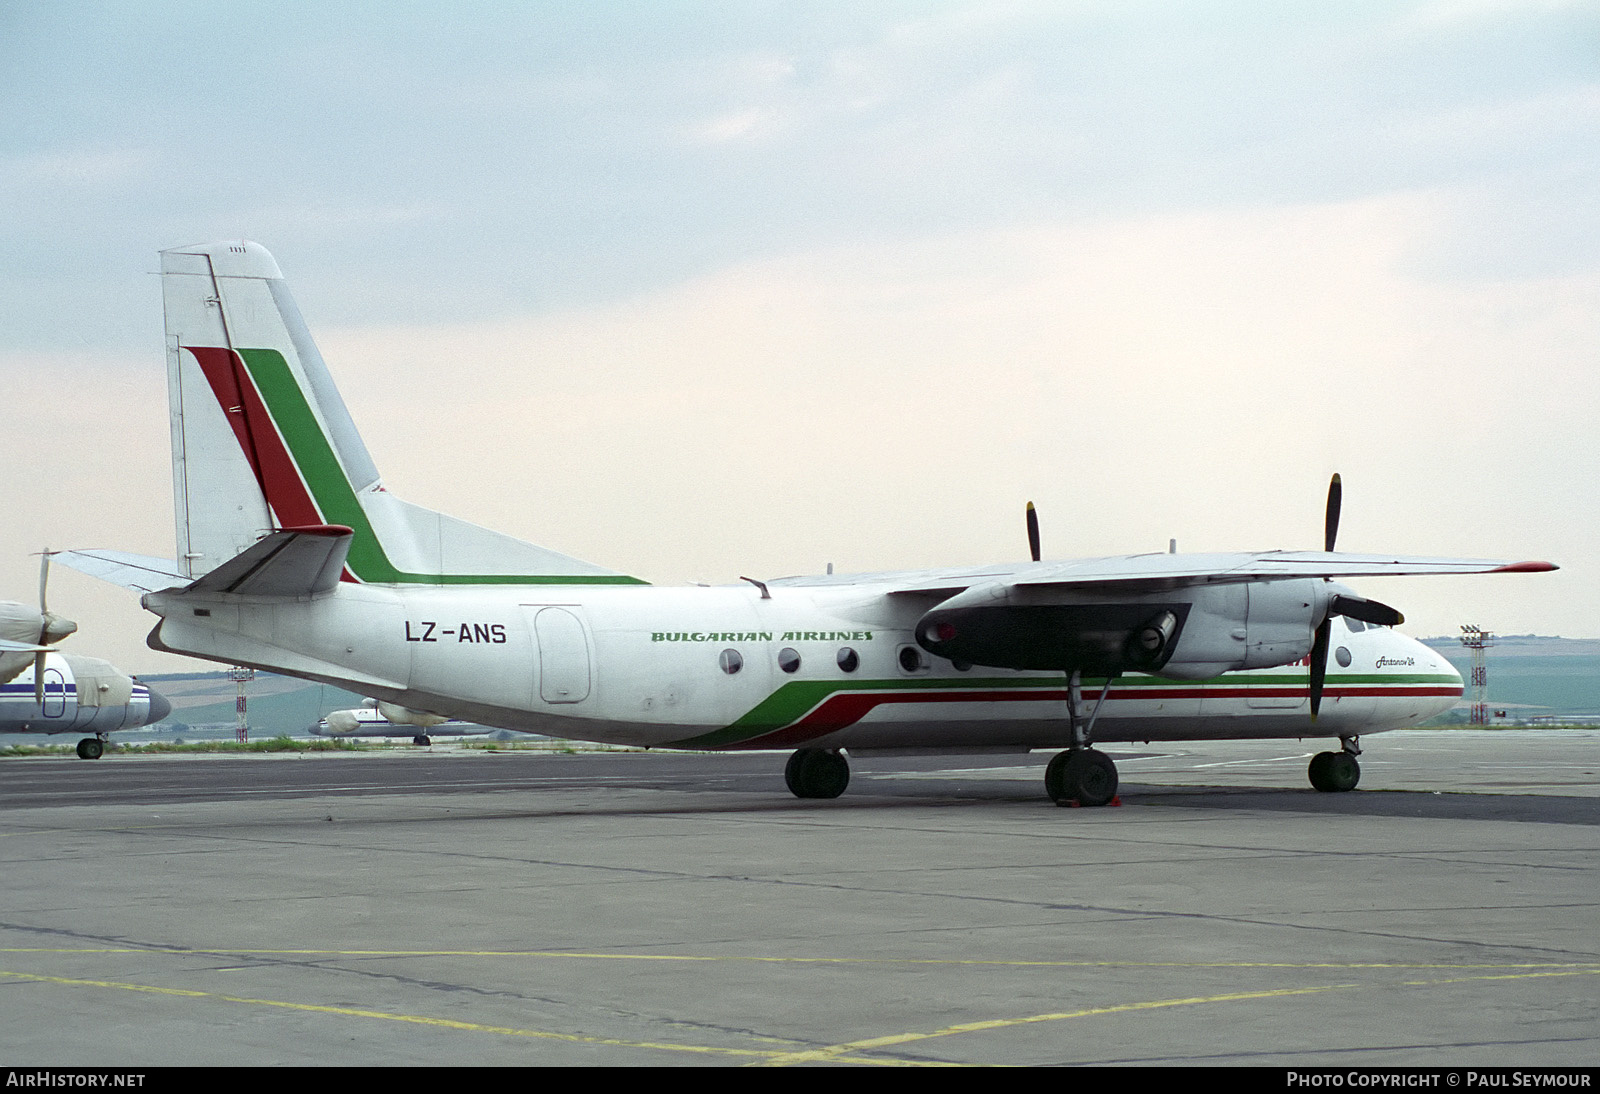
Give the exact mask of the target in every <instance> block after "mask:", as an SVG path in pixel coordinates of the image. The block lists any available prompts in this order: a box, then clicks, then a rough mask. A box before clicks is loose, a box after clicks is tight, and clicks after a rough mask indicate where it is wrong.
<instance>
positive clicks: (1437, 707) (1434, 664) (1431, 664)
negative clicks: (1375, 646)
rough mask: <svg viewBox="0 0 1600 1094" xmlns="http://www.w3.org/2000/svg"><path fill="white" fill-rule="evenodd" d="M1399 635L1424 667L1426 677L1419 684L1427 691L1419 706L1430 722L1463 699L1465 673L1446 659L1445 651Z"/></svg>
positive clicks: (1419, 665) (1416, 660)
mask: <svg viewBox="0 0 1600 1094" xmlns="http://www.w3.org/2000/svg"><path fill="white" fill-rule="evenodd" d="M1389 633H1390V634H1393V633H1394V632H1392V631H1391V632H1389ZM1396 637H1403V638H1404V639H1405V642H1406V646H1407V648H1408V650H1409V651H1410V652H1411V657H1412V658H1413V659H1414V660H1415V663H1416V665H1417V668H1418V669H1419V670H1420V674H1421V677H1422V678H1421V679H1420V680H1419V683H1420V684H1422V685H1423V687H1424V688H1425V689H1426V691H1425V694H1424V695H1422V696H1419V697H1418V700H1417V705H1418V707H1419V708H1421V720H1423V721H1426V720H1427V719H1429V718H1433V717H1436V716H1437V715H1440V714H1443V713H1445V711H1447V710H1450V709H1452V708H1453V707H1454V706H1455V705H1456V703H1458V702H1460V700H1461V691H1462V683H1461V674H1460V673H1459V672H1457V671H1456V667H1455V666H1454V665H1452V664H1451V663H1450V662H1449V661H1446V660H1445V658H1444V654H1442V653H1440V652H1439V651H1438V650H1436V649H1433V648H1431V647H1429V646H1425V645H1423V644H1422V643H1421V642H1418V641H1417V640H1416V639H1415V638H1411V637H1410V636H1404V635H1396Z"/></svg>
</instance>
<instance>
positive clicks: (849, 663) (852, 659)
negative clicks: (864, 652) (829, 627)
mask: <svg viewBox="0 0 1600 1094" xmlns="http://www.w3.org/2000/svg"><path fill="white" fill-rule="evenodd" d="M860 667H861V655H860V654H858V653H856V651H855V650H853V649H851V648H850V647H849V646H843V647H841V648H840V650H839V671H841V672H855V671H856V669H858V668H860Z"/></svg>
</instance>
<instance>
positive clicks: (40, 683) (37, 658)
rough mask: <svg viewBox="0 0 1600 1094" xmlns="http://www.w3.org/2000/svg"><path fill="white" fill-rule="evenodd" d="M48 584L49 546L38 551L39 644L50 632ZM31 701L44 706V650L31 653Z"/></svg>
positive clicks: (42, 642) (43, 643)
mask: <svg viewBox="0 0 1600 1094" xmlns="http://www.w3.org/2000/svg"><path fill="white" fill-rule="evenodd" d="M49 584H50V548H48V547H46V548H45V549H44V550H43V551H41V552H40V553H39V645H41V646H43V645H46V644H47V639H48V637H49V634H50V609H49V608H48V607H46V606H45V602H44V591H45V587H46V586H47V585H49ZM33 701H34V702H35V703H36V704H38V705H39V706H41V707H42V706H44V650H40V651H39V652H38V653H36V654H34V655H33Z"/></svg>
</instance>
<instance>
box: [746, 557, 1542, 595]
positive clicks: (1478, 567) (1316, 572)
mask: <svg viewBox="0 0 1600 1094" xmlns="http://www.w3.org/2000/svg"><path fill="white" fill-rule="evenodd" d="M1554 569H1557V567H1556V566H1555V565H1554V564H1553V563H1549V562H1540V561H1524V562H1516V561H1507V560H1505V559H1485V558H1437V557H1432V556H1418V555H1382V554H1352V553H1345V552H1333V551H1240V552H1227V553H1214V554H1184V555H1178V554H1167V553H1165V552H1152V553H1150V554H1144V555H1120V556H1116V557H1112V558H1087V559H1075V560H1072V561H1067V562H1022V563H1016V564H1013V565H1009V566H982V567H969V568H950V569H945V570H921V571H898V572H889V573H874V574H829V575H826V576H817V577H793V578H777V579H774V580H773V581H772V582H770V583H769V584H772V585H776V586H783V587H791V588H793V587H816V586H840V585H863V586H868V585H870V586H877V587H879V588H882V587H884V586H887V587H888V588H887V592H888V593H889V594H890V595H892V596H921V597H949V596H955V595H956V594H958V593H961V592H964V591H965V590H967V589H970V588H973V587H975V586H978V585H988V584H1002V585H1017V586H1029V587H1056V588H1062V589H1066V588H1073V587H1077V588H1082V589H1084V590H1085V591H1091V590H1095V591H1103V592H1108V593H1109V592H1123V593H1128V594H1134V593H1141V592H1159V591H1164V590H1168V589H1176V588H1183V587H1185V586H1191V585H1214V584H1224V583H1230V582H1241V581H1273V580H1288V579H1291V578H1307V577H1311V578H1317V577H1323V578H1346V577H1405V576H1418V575H1426V574H1490V573H1541V572H1544V571H1547V570H1554Z"/></svg>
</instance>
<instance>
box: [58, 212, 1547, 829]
mask: <svg viewBox="0 0 1600 1094" xmlns="http://www.w3.org/2000/svg"><path fill="white" fill-rule="evenodd" d="M161 272H162V284H163V295H164V299H165V305H166V328H167V375H168V381H169V394H170V398H171V409H172V445H173V479H174V490H173V493H174V499H175V502H176V507H177V531H178V557H177V560H176V562H175V563H174V562H168V561H166V560H161V559H149V558H141V557H137V556H131V555H127V554H123V553H120V552H110V551H81V552H75V553H73V554H70V555H68V556H67V557H66V558H65V559H64V561H68V562H69V564H71V565H74V566H76V567H77V568H79V569H81V570H84V571H86V572H89V573H92V574H96V575H98V576H101V577H104V578H107V579H108V580H112V581H115V582H117V583H119V584H122V585H124V586H125V587H128V588H131V589H134V590H137V591H139V592H142V593H143V594H144V596H143V600H142V603H143V605H144V606H145V608H147V609H148V610H149V611H151V612H153V613H155V614H156V615H158V616H160V617H161V622H160V623H159V624H158V625H157V626H156V627H155V629H154V630H153V631H151V633H150V637H149V643H150V645H151V646H152V647H153V648H155V649H158V650H167V651H170V652H173V653H181V654H187V655H189V656H193V657H202V658H206V659H209V660H212V661H220V662H223V663H226V664H239V665H247V666H253V667H255V668H259V669H269V670H272V671H274V672H281V673H288V674H290V675H293V676H299V677H303V678H305V679H308V680H316V681H322V682H326V683H330V684H336V685H338V686H340V687H344V688H348V689H351V690H354V691H358V692H361V693H362V694H365V695H371V696H375V697H377V698H378V699H381V700H384V701H385V702H387V703H389V704H393V705H397V706H403V707H406V708H409V709H410V710H411V711H414V712H416V713H417V714H418V715H421V716H425V715H437V716H448V717H453V718H461V719H465V720H467V721H472V722H477V723H480V724H483V725H489V726H503V727H505V728H508V729H517V730H527V731H531V732H535V733H543V734H550V735H553V736H558V737H567V738H574V739H579V740H592V741H606V742H613V743H624V744H633V745H643V746H647V747H666V748H677V749H785V750H789V749H792V750H793V755H792V756H791V757H790V759H789V761H788V765H787V768H786V772H785V775H786V778H787V781H788V785H789V789H790V790H791V791H793V792H794V793H795V794H796V795H797V796H799V797H802V798H831V797H835V796H837V795H838V794H840V793H841V792H842V791H843V790H844V788H845V785H846V783H847V782H848V781H849V777H850V769H849V765H848V761H847V760H846V753H847V752H849V753H861V752H870V751H872V750H900V751H952V752H954V751H1002V750H1017V751H1023V750H1027V749H1034V748H1053V749H1060V750H1061V752H1060V754H1059V755H1057V756H1056V757H1055V758H1054V759H1053V760H1052V761H1051V762H1050V764H1049V766H1048V768H1047V771H1046V774H1045V789H1046V790H1047V792H1048V793H1049V796H1050V797H1051V798H1052V799H1053V800H1055V801H1056V802H1058V803H1061V804H1067V803H1074V804H1081V805H1103V804H1106V803H1108V802H1110V801H1112V800H1113V799H1114V797H1115V795H1116V788H1117V771H1116V767H1115V766H1114V764H1113V763H1112V761H1111V759H1110V758H1109V757H1107V756H1106V755H1105V754H1104V753H1102V752H1100V751H1098V750H1096V749H1095V748H1094V747H1093V744H1094V742H1095V741H1097V740H1098V741H1134V740H1138V741H1151V740H1182V739H1201V738H1204V739H1211V738H1232V737H1255V738H1270V737H1279V738H1297V737H1337V738H1338V739H1339V740H1340V741H1341V742H1342V748H1341V749H1340V750H1339V751H1337V752H1331V751H1330V752H1323V753H1320V754H1319V755H1318V756H1317V757H1316V758H1315V759H1313V760H1312V761H1311V765H1310V778H1311V782H1312V784H1313V785H1314V786H1315V787H1317V788H1318V789H1319V790H1349V789H1351V788H1353V787H1354V786H1355V785H1356V781H1357V779H1358V778H1359V777H1360V769H1359V767H1358V765H1357V762H1356V756H1357V755H1358V754H1359V748H1358V738H1359V737H1360V736H1361V735H1362V734H1367V733H1373V732H1377V731H1380V730H1386V729H1396V728H1400V727H1404V726H1411V725H1416V724H1417V723H1419V722H1422V721H1424V720H1426V719H1427V718H1429V717H1431V716H1433V715H1434V714H1437V713H1439V712H1440V711H1443V710H1446V709H1448V708H1449V707H1450V706H1451V705H1452V704H1454V703H1455V701H1456V700H1457V698H1458V697H1459V696H1460V694H1461V678H1460V676H1458V675H1457V674H1456V672H1455V671H1454V670H1453V669H1452V668H1451V667H1450V665H1449V664H1447V663H1446V662H1445V661H1444V659H1443V658H1441V657H1440V656H1439V655H1438V654H1436V653H1434V652H1433V651H1432V650H1430V649H1428V648H1427V647H1425V646H1423V645H1421V644H1420V643H1418V642H1415V641H1413V640H1412V639H1410V638H1407V637H1405V636H1403V635H1401V634H1399V633H1397V632H1396V631H1394V630H1392V629H1390V628H1391V626H1392V625H1393V624H1395V623H1398V622H1400V621H1401V617H1400V613H1398V612H1397V611H1395V610H1394V609H1393V608H1390V607H1388V606H1386V605H1384V604H1381V603H1378V602H1377V601H1373V600H1368V599H1365V598H1363V597H1361V596H1359V595H1357V594H1356V593H1355V592H1354V591H1352V590H1351V589H1350V588H1348V587H1346V586H1344V585H1342V584H1338V583H1337V582H1336V581H1335V580H1334V579H1336V578H1345V577H1369V576H1379V575H1394V574H1469V573H1494V572H1501V573H1504V572H1528V571H1540V570H1551V569H1554V568H1555V567H1554V566H1552V565H1551V564H1549V563H1547V562H1515V563H1507V562H1495V561H1486V560H1464V559H1443V558H1397V557H1394V556H1392V555H1360V554H1335V553H1333V540H1334V535H1335V532H1336V527H1337V522H1338V508H1339V498H1340V492H1339V486H1338V478H1337V476H1335V478H1334V484H1333V487H1332V489H1331V490H1330V492H1329V500H1328V515H1327V522H1326V530H1325V540H1324V550H1323V551H1320V552H1318V551H1267V552H1258V553H1241V554H1176V553H1166V554H1161V553H1157V554H1147V555H1133V556H1129V557H1123V558H1098V559H1086V560H1075V561H1069V562H1041V561H1038V558H1039V555H1038V550H1037V535H1036V533H1035V534H1034V536H1033V537H1032V538H1033V541H1034V551H1033V557H1034V561H1033V562H1031V563H1021V564H1010V565H1000V566H980V567H966V568H956V569H947V570H930V571H920V572H915V573H876V574H855V575H834V574H829V575H827V576H817V577H798V578H776V579H772V580H768V581H765V582H763V581H757V580H754V579H750V578H744V579H741V583H740V584H736V585H732V586H725V587H687V588H662V587H657V586H653V585H649V584H646V583H645V582H643V581H640V580H638V579H637V578H633V577H629V576H627V575H626V574H621V573H616V572H614V571H611V570H606V569H602V568H601V567H599V566H595V565H592V564H590V563H587V562H582V561H579V560H577V559H574V558H569V557H567V556H565V555H561V554H557V553H555V552H553V551H549V550H546V549H545V548H542V547H535V546H533V545H531V544H528V543H525V542H523V541H521V540H517V539H512V538H510V537H508V536H504V535H500V534H498V533H496V532H492V531H489V530H487V529H484V528H479V527H477V526H475V525H471V524H467V523H465V522H462V521H459V520H455V519H453V518H451V517H448V516H445V515H443V514H441V513H436V512H432V511H430V510H427V509H423V508H420V507H418V506H415V505H410V504H407V503H406V502H404V501H401V500H400V499H399V498H397V497H396V496H395V495H393V494H391V493H389V491H388V490H387V489H385V487H384V485H383V481H382V479H381V478H380V477H379V475H378V470H377V468H376V467H375V466H374V465H373V461H372V457H371V456H370V455H368V453H367V449H366V446H365V445H364V444H363V443H362V441H361V437H360V435H359V434H358V433H357V431H356V427H355V423H354V422H353V421H352V419H351V417H350V414H349V412H348V411H347V410H346V409H345V405H344V402H343V401H342V400H341V398H340V396H339V393H338V391H337V389H336V388H335V387H334V384H333V379H332V377H331V376H330V375H329V373H328V369H327V367H326V366H325V365H324V364H323V361H322V357H321V355H320V354H319V353H318V352H317V348H316V345H315V344H314V343H313V342H312V340H311V335H310V333H309V332H308V331H307V330H306V327H305V324H304V322H303V321H302V320H301V317H300V312H299V310H298V308H297V307H296V306H295V303H294V300H293V298H292V297H291V296H290V294H289V289H288V286H287V285H286V284H285V282H284V280H283V275H282V274H281V273H280V272H279V270H278V264H277V262H275V261H274V260H273V258H272V256H271V255H270V254H269V253H267V251H266V250H265V249H264V248H262V247H261V246H259V245H258V244H255V243H249V242H224V243H211V244H205V245H202V246H195V247H178V248H175V249H173V250H170V251H164V252H162V255H161ZM1033 527H1034V528H1035V529H1036V527H1037V525H1036V524H1034V525H1033ZM1330 659H1331V661H1332V664H1331V665H1330V664H1329V662H1330Z"/></svg>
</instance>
